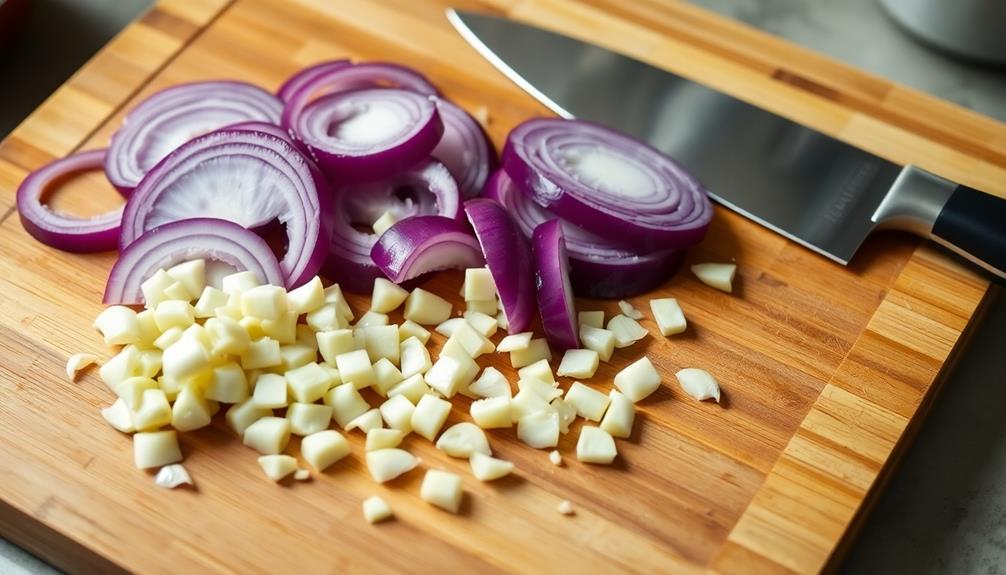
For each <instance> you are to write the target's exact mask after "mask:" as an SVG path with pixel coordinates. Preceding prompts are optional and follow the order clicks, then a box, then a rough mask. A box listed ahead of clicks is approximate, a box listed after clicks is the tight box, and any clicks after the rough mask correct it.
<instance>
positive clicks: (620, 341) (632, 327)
mask: <svg viewBox="0 0 1006 575" xmlns="http://www.w3.org/2000/svg"><path fill="white" fill-rule="evenodd" d="M608 331H610V332H611V333H613V334H615V347H617V348H623V347H629V346H630V345H632V344H634V343H636V342H637V341H639V340H641V339H643V338H644V337H646V334H647V331H646V330H645V329H644V328H643V326H641V325H639V322H637V321H636V320H634V319H632V318H631V317H627V316H624V315H621V314H619V315H616V316H615V317H613V318H611V319H609V320H608Z"/></svg>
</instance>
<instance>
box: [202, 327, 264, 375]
mask: <svg viewBox="0 0 1006 575" xmlns="http://www.w3.org/2000/svg"><path fill="white" fill-rule="evenodd" d="M203 327H204V328H205V329H206V336H207V337H208V338H209V340H210V351H211V352H212V353H213V354H214V355H217V354H234V355H242V354H243V353H245V351H247V350H248V346H249V345H251V337H250V336H249V335H248V332H247V331H245V328H243V327H241V324H240V323H238V322H236V321H234V320H232V319H230V318H227V317H211V318H209V319H208V320H206V323H205V324H204V326H203ZM267 345H270V344H264V343H259V346H260V347H261V348H262V349H260V350H259V351H258V352H256V354H259V355H261V354H262V353H263V352H265V351H267V350H265V347H266V346H267ZM256 357H258V356H256ZM242 367H244V369H252V368H249V367H247V366H242Z"/></svg>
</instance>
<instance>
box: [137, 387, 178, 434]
mask: <svg viewBox="0 0 1006 575" xmlns="http://www.w3.org/2000/svg"><path fill="white" fill-rule="evenodd" d="M170 423H171V405H170V404H169V403H168V398H167V397H165V395H164V392H163V391H161V390H160V389H147V390H144V391H143V397H142V399H141V400H140V407H139V409H137V410H136V411H135V412H134V413H133V425H134V426H135V427H136V429H137V430H139V431H154V430H156V429H157V428H159V427H163V426H165V425H168V424H170Z"/></svg>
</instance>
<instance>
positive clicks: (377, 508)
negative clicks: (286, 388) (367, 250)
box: [363, 214, 394, 524]
mask: <svg viewBox="0 0 1006 575" xmlns="http://www.w3.org/2000/svg"><path fill="white" fill-rule="evenodd" d="M385 215H387V214H385ZM374 225H375V227H376V225H377V224H374ZM375 231H376V230H375ZM391 517H394V513H392V511H391V507H389V506H388V504H387V503H386V502H385V501H384V500H383V499H381V498H380V496H377V495H372V496H370V497H368V498H366V499H364V500H363V518H364V519H366V520H367V523H370V524H374V523H379V522H381V521H384V520H386V519H390V518H391Z"/></svg>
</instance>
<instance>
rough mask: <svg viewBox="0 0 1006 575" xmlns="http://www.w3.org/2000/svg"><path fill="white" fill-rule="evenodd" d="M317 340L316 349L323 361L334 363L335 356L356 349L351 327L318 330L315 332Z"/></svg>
mask: <svg viewBox="0 0 1006 575" xmlns="http://www.w3.org/2000/svg"><path fill="white" fill-rule="evenodd" d="M315 338H316V339H317V342H318V351H319V352H320V353H321V357H322V358H323V359H324V360H325V363H327V364H329V365H335V358H336V357H338V356H340V355H342V354H344V353H349V352H351V351H356V341H355V340H354V339H353V330H351V329H333V330H331V331H319V332H318V333H317V334H315Z"/></svg>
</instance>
